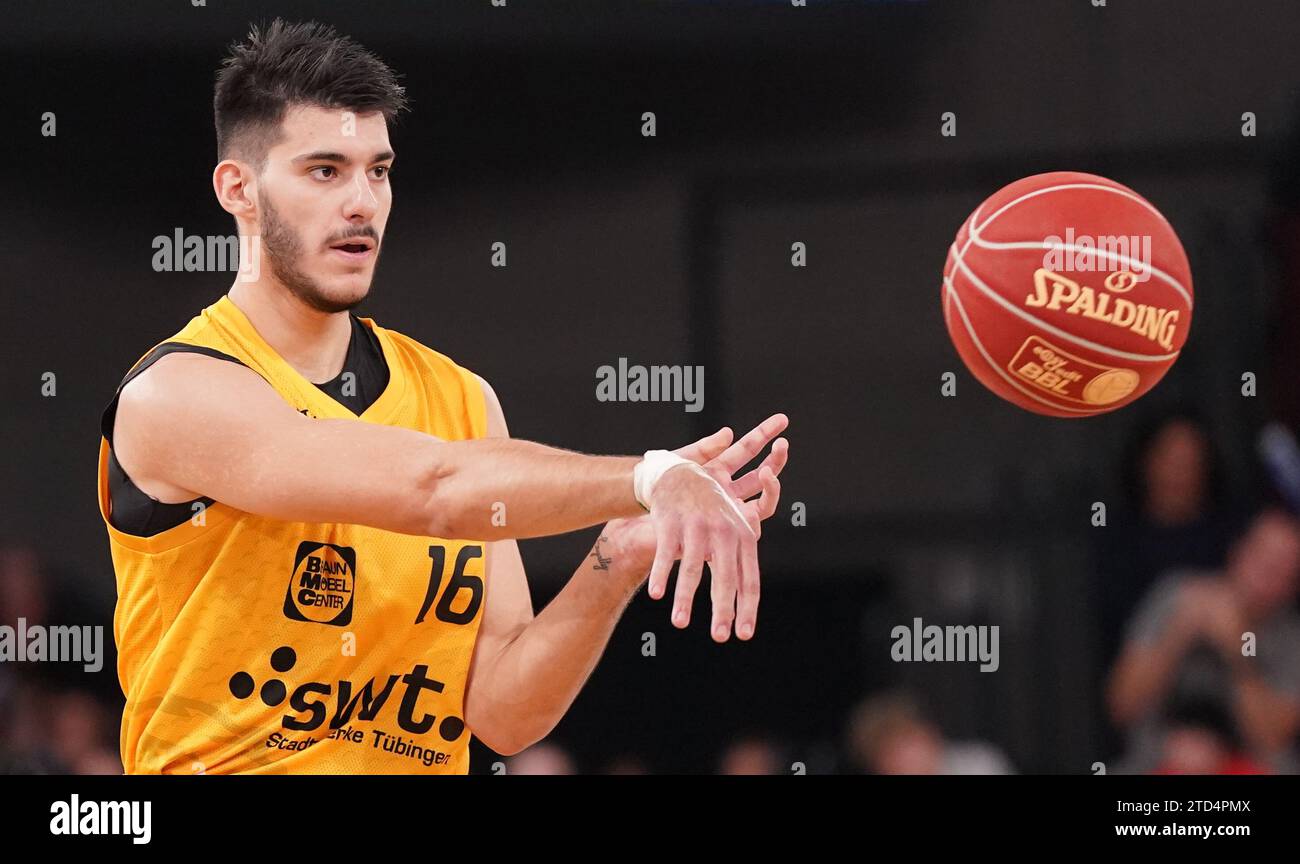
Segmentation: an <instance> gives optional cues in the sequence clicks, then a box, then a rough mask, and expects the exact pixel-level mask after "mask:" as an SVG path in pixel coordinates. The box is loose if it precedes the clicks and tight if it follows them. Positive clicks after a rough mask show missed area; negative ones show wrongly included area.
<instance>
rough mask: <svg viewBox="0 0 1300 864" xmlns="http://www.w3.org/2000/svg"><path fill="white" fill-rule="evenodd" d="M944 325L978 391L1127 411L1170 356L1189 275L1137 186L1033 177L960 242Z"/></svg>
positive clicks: (1182, 326) (1035, 402) (1018, 400)
mask: <svg viewBox="0 0 1300 864" xmlns="http://www.w3.org/2000/svg"><path fill="white" fill-rule="evenodd" d="M943 317H944V321H945V322H946V323H947V325H948V335H949V336H950V337H951V338H952V342H953V345H955V346H956V347H957V352H958V353H959V354H960V355H961V359H962V360H963V361H964V362H965V363H966V366H967V368H969V369H970V371H971V372H972V373H974V375H975V377H976V378H978V379H979V380H980V381H981V382H982V383H983V384H984V386H985V387H988V388H989V389H990V390H992V391H993V392H994V393H996V394H998V395H999V396H1001V397H1002V398H1003V399H1006V400H1007V401H1008V402H1013V403H1015V404H1016V405H1019V406H1020V407H1021V408H1024V409H1025V410H1027V411H1033V412H1035V413H1038V414H1047V415H1050V416H1052V417H1088V416H1090V415H1093V414H1102V413H1104V412H1107V411H1114V410H1115V409H1116V408H1122V407H1123V406H1125V405H1127V404H1129V403H1130V402H1132V401H1134V400H1135V399H1137V398H1138V397H1140V396H1141V395H1142V394H1143V393H1146V392H1147V391H1148V390H1150V389H1151V388H1152V387H1154V386H1155V384H1156V382H1157V381H1159V380H1160V379H1161V378H1162V377H1163V376H1164V374H1165V372H1167V371H1168V370H1169V367H1170V366H1172V365H1173V363H1174V361H1175V360H1177V359H1178V354H1179V352H1180V351H1181V350H1182V348H1183V344H1184V343H1185V342H1186V341H1187V331H1188V328H1189V327H1190V326H1191V323H1192V276H1191V269H1190V267H1189V266H1188V264H1187V255H1186V253H1184V252H1183V246H1182V244H1181V243H1180V242H1179V241H1178V236H1177V235H1176V234H1175V233H1174V229H1173V228H1172V227H1170V225H1169V222H1168V221H1167V220H1166V219H1165V217H1164V216H1162V215H1160V211H1158V210H1156V208H1155V207H1153V206H1152V205H1151V203H1150V202H1148V201H1147V200H1146V199H1145V198H1143V197H1142V196H1141V195H1138V194H1137V193H1136V192H1134V191H1133V190H1132V189H1129V188H1128V187H1127V186H1123V185H1121V184H1119V183H1116V182H1115V181H1114V180H1107V179H1106V178H1104V177H1097V176H1095V175H1093V174H1080V173H1077V172H1073V171H1059V172H1054V173H1050V174H1037V175H1035V176H1033V177H1026V178H1024V179H1023V180H1017V181H1016V182H1015V183H1012V184H1011V185H1009V186H1006V187H1003V188H1002V189H1001V190H999V191H998V192H996V193H994V194H993V195H992V196H991V197H990V198H988V199H987V200H986V201H985V202H984V203H983V204H981V205H980V206H979V207H976V208H975V212H974V213H972V214H971V215H970V217H969V218H968V219H967V220H966V222H965V223H964V224H963V225H962V226H961V229H960V230H959V231H958V232H957V239H956V240H955V241H954V242H953V244H952V246H951V247H950V248H949V250H948V263H947V264H946V265H945V266H944V269H943Z"/></svg>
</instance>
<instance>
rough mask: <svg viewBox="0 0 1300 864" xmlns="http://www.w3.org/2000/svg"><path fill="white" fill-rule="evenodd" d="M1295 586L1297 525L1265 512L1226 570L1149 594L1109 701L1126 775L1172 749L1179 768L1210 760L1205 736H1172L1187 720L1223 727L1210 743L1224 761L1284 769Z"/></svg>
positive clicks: (1184, 577) (1298, 628)
mask: <svg viewBox="0 0 1300 864" xmlns="http://www.w3.org/2000/svg"><path fill="white" fill-rule="evenodd" d="M1298 580H1300V527H1298V526H1297V524H1296V521H1295V520H1294V519H1293V518H1292V517H1291V516H1290V515H1289V514H1287V513H1285V512H1283V511H1281V510H1266V511H1264V512H1263V513H1261V514H1260V515H1259V516H1258V517H1257V518H1256V519H1255V520H1254V522H1252V523H1251V525H1250V529H1249V531H1248V532H1247V533H1246V534H1245V536H1243V537H1242V538H1241V540H1240V541H1238V542H1237V544H1236V545H1235V546H1234V547H1233V549H1232V552H1231V554H1230V556H1229V560H1228V565H1227V568H1226V570H1225V571H1223V572H1219V573H1204V572H1192V573H1187V572H1184V573H1174V574H1170V575H1169V576H1167V577H1165V578H1164V579H1162V580H1161V581H1160V582H1159V583H1158V584H1157V585H1156V586H1155V587H1154V588H1153V589H1152V590H1151V592H1150V593H1149V594H1148V596H1147V597H1146V599H1145V600H1144V601H1143V603H1142V605H1141V607H1140V608H1139V610H1138V612H1137V614H1136V615H1135V617H1134V618H1133V621H1132V622H1131V624H1130V626H1129V630H1128V636H1127V639H1126V641H1125V643H1124V649H1123V652H1122V654H1121V656H1120V658H1119V660H1118V662H1117V663H1116V665H1115V668H1114V670H1113V671H1112V673H1111V678H1110V682H1109V687H1108V693H1107V697H1108V704H1109V708H1110V714H1111V718H1112V720H1113V721H1114V722H1115V724H1116V725H1117V726H1118V727H1119V728H1121V729H1124V730H1126V731H1127V732H1128V740H1129V747H1128V753H1127V754H1126V758H1125V767H1126V770H1130V771H1143V772H1145V771H1152V770H1159V769H1160V767H1161V763H1162V760H1163V761H1164V762H1166V763H1167V762H1168V760H1169V759H1170V758H1171V750H1172V751H1173V752H1172V755H1173V757H1179V754H1182V756H1183V758H1184V761H1187V759H1186V754H1188V753H1189V752H1190V751H1193V750H1196V749H1197V748H1198V747H1199V748H1200V749H1201V750H1206V749H1207V748H1206V747H1205V746H1204V741H1203V737H1204V736H1202V739H1197V740H1195V741H1190V742H1189V740H1188V737H1187V736H1186V734H1185V732H1186V730H1185V729H1179V728H1175V727H1185V726H1186V725H1188V724H1186V722H1185V721H1184V720H1183V719H1182V718H1184V717H1185V716H1186V715H1187V714H1188V713H1189V712H1201V713H1202V715H1204V714H1205V713H1206V712H1208V713H1210V714H1211V715H1213V714H1215V713H1217V714H1218V715H1219V716H1222V717H1225V718H1227V720H1226V721H1225V722H1223V723H1222V724H1220V725H1221V731H1220V732H1219V734H1218V735H1217V736H1216V737H1217V739H1218V741H1219V744H1220V745H1221V746H1222V747H1224V748H1226V749H1227V750H1228V751H1229V752H1228V753H1227V754H1226V755H1223V756H1221V759H1220V762H1221V763H1223V761H1224V760H1225V759H1226V760H1228V761H1229V762H1231V761H1232V760H1240V759H1241V758H1242V757H1246V756H1252V757H1254V758H1255V759H1257V760H1259V761H1260V762H1261V763H1262V764H1268V765H1270V766H1272V767H1273V768H1275V769H1281V770H1286V769H1287V767H1288V766H1289V762H1288V752H1287V751H1288V749H1289V748H1290V746H1291V744H1292V743H1293V741H1294V738H1295V735H1296V730H1297V727H1298V726H1300V616H1297V615H1296V613H1295V611H1294V609H1293V605H1294V602H1295V597H1296V589H1297V584H1298ZM1196 725H1198V726H1199V728H1201V729H1202V730H1204V729H1205V728H1207V726H1208V725H1212V724H1205V723H1200V724H1196ZM1171 735H1173V736H1174V740H1173V741H1172V742H1171V740H1170V739H1171ZM1207 758H1208V757H1205V756H1200V757H1195V758H1192V759H1191V760H1190V761H1191V762H1193V763H1196V764H1203V763H1204V761H1205V760H1206V759H1207ZM1225 764H1226V763H1225ZM1234 764H1235V763H1234Z"/></svg>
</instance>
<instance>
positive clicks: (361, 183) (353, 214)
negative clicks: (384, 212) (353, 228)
mask: <svg viewBox="0 0 1300 864" xmlns="http://www.w3.org/2000/svg"><path fill="white" fill-rule="evenodd" d="M378 210H379V199H378V198H376V197H375V192H374V190H373V189H371V188H370V183H369V182H368V181H367V179H366V178H365V177H364V176H355V177H353V179H352V184H351V186H350V187H349V190H348V198H347V201H346V202H345V204H344V210H343V216H344V218H346V219H347V220H348V221H350V222H352V221H357V220H358V217H359V218H360V221H364V222H368V221H369V220H370V219H372V218H373V217H374V215H375V213H376V212H378Z"/></svg>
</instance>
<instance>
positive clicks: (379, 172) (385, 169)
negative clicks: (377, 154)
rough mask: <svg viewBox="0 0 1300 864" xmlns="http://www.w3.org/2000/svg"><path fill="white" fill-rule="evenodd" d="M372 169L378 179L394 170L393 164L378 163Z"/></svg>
mask: <svg viewBox="0 0 1300 864" xmlns="http://www.w3.org/2000/svg"><path fill="white" fill-rule="evenodd" d="M370 170H371V171H372V172H374V175H375V179H376V180H383V179H384V178H385V177H387V176H388V175H389V173H390V172H391V171H392V170H393V167H392V166H391V165H376V166H375V167H374V168H371V169H370Z"/></svg>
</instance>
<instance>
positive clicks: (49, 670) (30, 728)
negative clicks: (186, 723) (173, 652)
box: [0, 546, 122, 774]
mask: <svg viewBox="0 0 1300 864" xmlns="http://www.w3.org/2000/svg"><path fill="white" fill-rule="evenodd" d="M54 584H55V580H54V579H53V578H52V577H51V575H50V572H49V570H48V568H46V567H44V566H43V565H42V562H41V561H40V560H39V558H38V556H37V554H36V551H35V550H34V549H33V548H32V547H30V546H8V547H4V548H0V625H6V626H9V627H15V628H16V627H17V625H18V621H19V619H23V620H24V621H25V622H26V625H27V626H28V627H33V626H49V625H55V626H58V625H62V624H72V625H78V624H82V623H88V624H98V625H99V626H103V627H105V628H106V631H107V633H108V634H109V635H107V637H106V638H105V639H104V648H105V651H106V652H107V651H108V649H109V648H111V645H112V636H111V631H112V615H111V610H107V611H105V610H98V609H96V608H94V603H93V602H91V601H86V600H85V599H84V598H83V597H81V596H80V595H82V594H85V593H87V592H85V591H83V590H81V589H82V588H83V587H84V586H83V585H82V584H81V583H79V582H78V581H77V580H76V579H75V578H73V579H70V580H69V584H68V585H67V587H66V590H64V591H62V592H60V591H57V590H55V589H54V588H53V587H52V586H53V585H54ZM113 656H114V655H112V654H107V656H105V657H104V658H102V659H103V668H102V669H101V670H100V671H99V672H97V673H87V672H86V671H85V670H84V668H83V666H82V664H80V663H77V662H71V663H69V662H12V663H0V773H4V774H120V773H121V771H122V763H121V760H120V758H119V757H118V754H117V728H116V724H117V717H118V716H119V713H118V712H119V711H120V707H119V706H120V704H121V703H120V698H121V691H120V690H119V689H118V686H117V676H116V669H115V663H114V660H113ZM108 693H111V694H112V697H114V698H115V699H117V700H119V701H117V702H116V704H115V705H114V706H113V707H112V708H107V707H106V706H105V704H104V703H102V702H101V701H99V700H98V699H97V698H96V694H108Z"/></svg>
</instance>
